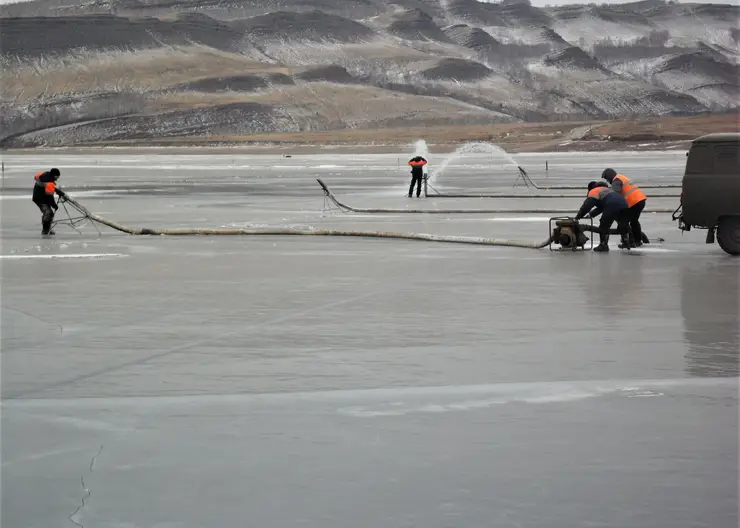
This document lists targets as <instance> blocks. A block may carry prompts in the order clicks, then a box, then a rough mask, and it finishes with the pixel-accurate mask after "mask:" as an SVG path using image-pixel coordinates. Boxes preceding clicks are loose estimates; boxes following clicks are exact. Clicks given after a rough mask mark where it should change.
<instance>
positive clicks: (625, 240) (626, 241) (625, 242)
mask: <svg viewBox="0 0 740 528" xmlns="http://www.w3.org/2000/svg"><path fill="white" fill-rule="evenodd" d="M621 240H622V242H621V243H620V244H619V249H630V248H633V247H635V243H634V242H633V241H632V237H631V236H630V235H629V234H627V233H622V235H621Z"/></svg>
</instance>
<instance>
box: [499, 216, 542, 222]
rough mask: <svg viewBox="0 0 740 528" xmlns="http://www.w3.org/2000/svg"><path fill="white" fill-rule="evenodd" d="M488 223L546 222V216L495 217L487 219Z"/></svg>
mask: <svg viewBox="0 0 740 528" xmlns="http://www.w3.org/2000/svg"><path fill="white" fill-rule="evenodd" d="M487 220H488V221H489V222H547V221H549V220H550V218H549V217H547V216H495V217H493V218H488V219H487Z"/></svg>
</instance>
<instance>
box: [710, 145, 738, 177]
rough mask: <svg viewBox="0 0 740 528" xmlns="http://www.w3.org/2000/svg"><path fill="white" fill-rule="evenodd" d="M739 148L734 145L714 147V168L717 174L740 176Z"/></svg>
mask: <svg viewBox="0 0 740 528" xmlns="http://www.w3.org/2000/svg"><path fill="white" fill-rule="evenodd" d="M738 151H740V146H738V145H737V144H734V143H728V144H726V145H721V144H720V145H715V146H714V168H715V170H716V171H717V172H724V173H735V174H740V155H739V154H738Z"/></svg>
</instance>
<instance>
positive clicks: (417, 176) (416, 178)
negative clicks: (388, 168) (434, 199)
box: [409, 174, 424, 198]
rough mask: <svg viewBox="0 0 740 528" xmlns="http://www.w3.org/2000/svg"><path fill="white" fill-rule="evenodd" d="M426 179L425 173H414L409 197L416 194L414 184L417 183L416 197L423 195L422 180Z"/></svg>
mask: <svg viewBox="0 0 740 528" xmlns="http://www.w3.org/2000/svg"><path fill="white" fill-rule="evenodd" d="M422 180H424V175H423V174H412V175H411V185H410V186H409V198H410V197H411V195H413V194H414V184H416V197H417V198H418V197H419V196H421V182H422Z"/></svg>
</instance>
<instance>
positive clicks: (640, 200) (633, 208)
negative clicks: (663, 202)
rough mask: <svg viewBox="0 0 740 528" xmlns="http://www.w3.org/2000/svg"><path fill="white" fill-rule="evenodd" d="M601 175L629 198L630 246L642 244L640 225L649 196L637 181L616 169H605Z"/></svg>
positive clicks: (625, 197) (626, 198)
mask: <svg viewBox="0 0 740 528" xmlns="http://www.w3.org/2000/svg"><path fill="white" fill-rule="evenodd" d="M601 177H602V178H603V179H605V180H606V181H608V182H609V184H610V185H611V186H612V189H614V190H615V191H617V192H618V193H619V194H621V195H622V196H624V199H625V200H627V207H629V211H628V213H627V216H628V218H629V225H630V246H631V247H639V246H641V245H642V241H643V234H642V226H641V225H640V215H641V214H642V211H643V209H645V203H646V202H647V196H646V195H645V193H644V192H642V191H641V190H640V188H639V187H638V186H637V184H636V183H634V182H633V181H632V180H630V179H629V178H628V177H627V176H625V175H624V174H618V173H617V171H615V170H614V169H606V170H604V172H603V173H602V174H601ZM620 247H621V246H620Z"/></svg>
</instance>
